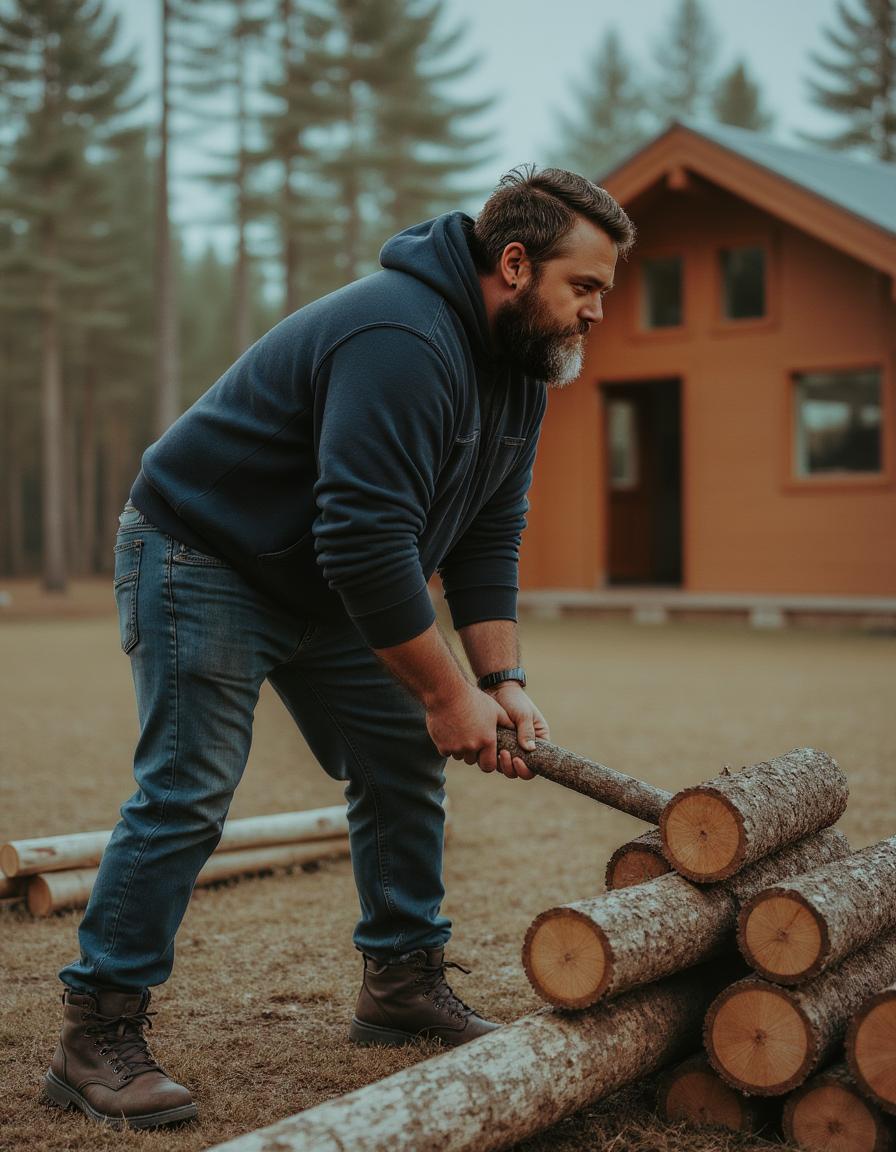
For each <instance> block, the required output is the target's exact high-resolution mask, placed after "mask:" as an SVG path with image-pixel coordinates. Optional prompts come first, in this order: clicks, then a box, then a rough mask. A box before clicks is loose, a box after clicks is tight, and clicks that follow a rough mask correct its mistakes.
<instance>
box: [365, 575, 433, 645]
mask: <svg viewBox="0 0 896 1152" xmlns="http://www.w3.org/2000/svg"><path fill="white" fill-rule="evenodd" d="M435 618H436V613H435V609H434V608H433V606H432V600H431V599H430V596H429V589H428V588H427V587H426V585H424V586H423V587H422V588H421V589H420V591H419V592H415V593H414V595H413V596H411V597H410V599H408V600H402V601H401V603H400V604H393V605H392V606H391V607H389V608H380V609H378V610H377V611H376V612H367V613H365V614H364V615H363V616H352V621H353V622H354V625H355V627H356V628H357V629H358V631H359V632H360V633H361V635H362V636H363V637H364V639H365V641H366V642H367V643H368V644H369V645H370V647H371V648H392V647H394V646H395V645H396V644H404V643H405V642H406V641H407V640H413V639H414V637H415V636H419V635H420V634H421V633H422V632H425V631H426V629H427V628H429V627H430V626H431V625H432V624H433V623H434V621H435Z"/></svg>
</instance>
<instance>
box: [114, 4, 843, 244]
mask: <svg viewBox="0 0 896 1152" xmlns="http://www.w3.org/2000/svg"><path fill="white" fill-rule="evenodd" d="M109 3H110V7H112V8H113V9H115V10H117V11H119V12H120V13H121V14H122V16H123V18H124V23H123V32H124V39H125V42H126V43H128V44H138V45H139V47H140V59H141V62H142V65H143V69H144V86H145V88H147V89H154V88H155V87H156V86H157V83H158V59H159V35H158V9H159V0H109ZM704 3H705V6H706V8H707V9H708V11H709V13H710V15H711V16H712V19H713V21H714V23H715V26H716V29H717V31H718V33H719V38H720V48H719V67H718V71H720V72H721V71H727V69H728V68H730V66H731V65H732V63H733V62H734V61H735V59H736V58H737V57H738V56H743V57H745V58H746V61H747V64H748V67H749V70H750V72H751V74H752V75H753V77H754V78H755V79H756V80H758V81H759V83H760V86H761V89H762V93H763V96H764V99H765V103H766V106H767V107H769V108H770V109H771V111H772V112H773V113H774V115H775V118H776V123H775V128H774V134H775V135H776V136H778V137H779V138H780V139H782V140H784V141H787V140H793V139H794V133H795V130H796V129H798V128H802V129H806V130H810V131H813V130H816V131H817V130H819V129H820V130H822V131H826V130H828V131H829V130H830V129H831V127H832V122H831V121H830V120H829V119H827V118H825V117H824V116H823V115H822V113H820V112H819V111H818V110H817V109H815V108H814V107H813V105H812V104H811V103H810V102H809V99H808V96H807V94H806V85H805V77H806V75H807V73H808V70H809V66H808V54H809V51H810V50H811V49H819V48H822V47H823V40H822V36H821V30H822V28H823V27H824V26H825V25H827V26H830V25H832V24H833V20H834V14H835V0H704ZM675 8H676V0H616V2H614V3H610V2H608V0H446V2H445V9H446V16H447V20H446V25H449V26H453V24H454V22H455V21H457V20H461V21H463V22H464V23H465V24H466V27H467V38H466V44H467V48H468V49H469V50H471V51H477V52H479V53H480V54H481V55H482V58H483V59H482V65H481V67H480V69H479V70H478V72H477V73H476V74H475V76H471V77H470V78H469V79H468V80H467V81H466V82H465V93H464V94H465V95H469V96H480V95H484V94H489V93H491V94H494V95H495V96H496V97H497V98H498V103H497V105H496V109H495V111H494V112H493V113H492V114H491V116H490V117H489V118H488V119H487V120H486V123H490V124H492V125H494V127H495V129H496V132H495V136H496V140H495V148H496V158H495V161H494V163H493V164H492V165H490V166H489V167H488V168H487V169H486V170H485V171H483V173H482V176H481V179H482V183H483V185H484V187H486V188H487V187H490V186H491V185H493V184H494V183H496V181H497V178H498V177H499V176H500V174H501V173H502V172H504V171H506V170H507V169H508V168H511V167H513V166H514V165H515V164H519V163H523V162H527V161H534V162H535V163H538V164H543V163H545V162H546V160H547V150H548V148H549V146H550V142H551V139H552V133H553V131H554V113H555V112H556V111H557V109H559V108H563V109H566V110H569V109H570V108H571V106H572V95H571V84H570V81H571V80H573V79H575V80H581V79H583V78H584V76H585V72H586V68H587V64H588V60H589V58H590V57H591V56H592V55H593V52H594V48H595V45H596V44H597V42H598V41H599V40H600V39H601V37H602V36H603V35H604V33H605V32H606V31H607V29H608V28H610V27H611V26H615V27H616V29H617V30H618V32H619V34H620V36H621V37H622V40H623V43H624V45H625V47H626V49H627V51H628V53H629V55H630V56H631V57H633V58H634V60H635V61H636V62H638V63H639V64H640V65H641V66H642V67H643V68H644V69H645V70H647V69H648V68H649V67H650V65H651V62H652V58H653V51H654V48H655V46H656V44H657V41H658V39H659V36H660V33H661V30H662V29H663V28H664V27H665V25H666V24H667V22H668V19H669V16H670V14H671V13H672V12H673V11H674V10H675ZM145 112H146V114H152V115H154V114H155V105H154V104H153V103H151V102H150V101H147V103H146V106H145ZM174 163H175V171H176V172H177V171H183V170H184V169H185V167H186V166H187V165H188V157H187V156H186V155H184V154H183V152H182V153H181V155H180V156H178V155H175V160H174ZM210 196H211V193H209V192H208V191H206V190H205V189H204V188H202V187H201V186H186V187H182V188H181V193H180V197H179V199H178V202H177V205H176V209H175V214H176V215H178V216H180V217H181V218H183V217H184V216H191V217H193V216H196V215H200V214H206V215H207V214H209V211H210V209H212V208H213V207H214V203H213V201H212V200H211V199H210ZM459 207H467V208H470V207H471V206H468V205H459ZM207 235H209V233H208V230H207V229H198V230H197V229H194V228H191V233H190V236H189V237H188V243H189V246H190V248H195V247H196V246H197V245H198V244H200V243H202V242H203V241H204V238H205V237H206V236H207Z"/></svg>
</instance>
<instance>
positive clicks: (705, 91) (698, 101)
mask: <svg viewBox="0 0 896 1152" xmlns="http://www.w3.org/2000/svg"><path fill="white" fill-rule="evenodd" d="M717 46H718V36H717V34H716V32H715V29H714V28H713V25H712V23H711V21H710V18H709V16H708V15H707V13H706V10H705V9H704V8H703V6H702V4H701V3H700V0H679V3H678V7H677V9H676V10H675V12H674V14H673V16H672V18H671V20H670V22H669V24H668V26H667V29H666V33H665V35H664V36H663V37H662V39H661V40H660V41H658V43H657V44H656V47H655V50H654V58H655V61H656V66H657V68H658V77H657V85H656V88H657V91H656V114H657V116H658V117H659V118H660V119H661V120H670V119H676V118H679V117H683V116H687V117H693V116H701V115H703V114H705V112H706V111H707V107H708V105H709V101H710V97H711V93H712V86H713V83H712V73H713V66H714V63H715V56H716V50H717Z"/></svg>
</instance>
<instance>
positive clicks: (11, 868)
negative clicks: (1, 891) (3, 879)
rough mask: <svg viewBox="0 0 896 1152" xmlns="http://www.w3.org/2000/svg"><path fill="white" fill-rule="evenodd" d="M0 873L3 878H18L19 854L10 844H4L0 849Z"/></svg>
mask: <svg viewBox="0 0 896 1152" xmlns="http://www.w3.org/2000/svg"><path fill="white" fill-rule="evenodd" d="M0 872H2V873H3V875H4V876H18V874H19V854H18V852H16V850H15V848H14V847H13V846H12V844H4V845H3V846H2V848H0Z"/></svg>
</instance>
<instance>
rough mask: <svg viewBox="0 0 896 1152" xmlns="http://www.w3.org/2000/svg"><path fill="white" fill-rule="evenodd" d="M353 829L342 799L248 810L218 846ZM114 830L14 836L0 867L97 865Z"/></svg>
mask: <svg viewBox="0 0 896 1152" xmlns="http://www.w3.org/2000/svg"><path fill="white" fill-rule="evenodd" d="M347 832H348V819H347V817H346V810H345V806H344V805H342V804H338V805H334V806H332V807H330V808H314V809H310V810H308V811H306V812H275V813H274V814H272V815H269V816H247V817H244V818H242V819H238V820H227V821H226V822H225V824H224V831H223V833H222V834H221V840H220V842H219V844H218V846H217V848H216V849H215V851H216V852H233V851H242V850H243V849H245V848H266V847H269V846H272V845H275V844H292V843H297V842H300V841H304V840H325V839H328V838H329V837H331V836H332V837H337V836H345V835H346V834H347ZM111 835H112V832H111V830H105V831H102V832H75V833H72V834H71V835H67V836H43V837H37V838H35V839H31V840H11V841H10V842H9V843H8V844H4V845H3V846H2V847H0V870H2V871H3V872H4V874H5V875H6V876H9V877H12V876H35V875H37V873H39V872H40V873H45V872H62V871H65V870H67V869H70V868H95V867H96V866H97V865H98V864H99V862H100V860H101V858H102V855H103V852H104V851H105V849H106V845H107V844H108V843H109V837H110V836H111Z"/></svg>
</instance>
